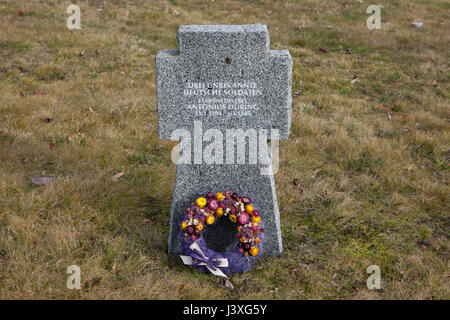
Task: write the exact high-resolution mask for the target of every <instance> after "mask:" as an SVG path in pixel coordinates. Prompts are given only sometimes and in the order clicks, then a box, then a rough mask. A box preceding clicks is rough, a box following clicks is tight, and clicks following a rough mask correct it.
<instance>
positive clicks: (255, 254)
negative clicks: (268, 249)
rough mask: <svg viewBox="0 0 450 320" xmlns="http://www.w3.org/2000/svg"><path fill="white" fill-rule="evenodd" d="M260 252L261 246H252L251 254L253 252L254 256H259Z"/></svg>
mask: <svg viewBox="0 0 450 320" xmlns="http://www.w3.org/2000/svg"><path fill="white" fill-rule="evenodd" d="M258 253H259V248H258V247H252V248H251V249H250V254H251V255H252V256H257V255H258Z"/></svg>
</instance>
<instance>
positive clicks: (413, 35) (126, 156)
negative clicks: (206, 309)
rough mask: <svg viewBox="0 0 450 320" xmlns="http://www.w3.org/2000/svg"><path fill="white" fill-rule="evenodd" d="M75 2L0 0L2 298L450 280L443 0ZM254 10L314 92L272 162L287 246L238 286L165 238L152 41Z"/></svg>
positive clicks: (347, 290) (389, 292) (171, 170)
mask: <svg viewBox="0 0 450 320" xmlns="http://www.w3.org/2000/svg"><path fill="white" fill-rule="evenodd" d="M73 3H76V4H79V5H80V7H81V14H82V29H81V30H80V31H70V30H68V29H67V28H66V26H65V21H66V19H67V17H68V15H67V14H66V12H65V10H66V8H67V6H68V5H69V4H70V2H60V1H40V2H39V3H38V2H25V1H11V0H6V1H1V2H0V17H1V19H0V29H1V30H2V32H1V33H0V150H1V151H0V298H2V299H24V298H32V299H41V298H50V299H55V298H66V299H74V298H82V299H93V298H100V299H110V298H111V299H119V298H132V299H183V298H192V299H205V298H212V299H230V298H248V299H262V298H264V299H267V298H269V299H272V298H273V299H323V298H332V299H347V298H348V299H448V298H450V288H449V283H450V281H449V280H450V279H449V276H450V273H449V260H448V258H449V229H448V228H449V214H448V212H449V207H448V203H449V199H448V198H449V197H448V196H449V186H448V167H449V160H450V144H449V132H450V131H449V127H450V125H449V115H450V109H449V103H448V98H449V88H448V80H449V79H448V74H449V73H448V61H449V51H448V47H449V35H448V27H449V26H448V21H449V14H448V12H449V9H450V7H449V5H448V3H447V2H446V1H395V2H392V1H381V2H380V3H381V4H382V5H383V6H384V7H383V10H382V30H374V31H369V30H368V29H367V28H366V22H365V21H366V18H367V16H368V15H367V14H366V13H365V10H366V8H367V6H368V5H369V4H368V3H367V2H366V1H364V2H363V3H359V2H358V1H356V0H355V1H353V0H340V1H331V0H328V1H312V0H310V1H269V0H267V1H219V0H216V1H214V2H212V1H200V0H192V1H141V0H136V1H111V2H108V3H106V2H105V3H104V4H103V5H100V3H102V2H100V1H98V2H96V1H89V2H83V1H74V2H73ZM99 7H101V8H102V10H98V8H99ZM19 10H23V11H24V15H22V16H19V15H18V11H19ZM177 13H178V14H177ZM301 20H304V21H305V26H304V27H303V28H301V29H300V28H298V26H299V25H300V26H301V24H302V23H301ZM413 20H420V21H423V22H424V23H425V25H424V27H423V28H421V29H416V28H414V27H412V26H411V25H410V23H411V22H412V21H413ZM248 23H265V24H267V25H268V28H269V31H270V35H271V41H272V44H271V47H272V48H283V49H289V50H290V52H291V55H292V56H293V60H294V77H293V91H299V90H301V94H300V95H298V96H296V97H294V100H293V123H292V130H291V136H290V138H289V140H287V141H283V142H281V150H280V156H281V159H280V170H279V171H278V174H277V175H276V184H277V193H278V198H279V204H280V211H281V224H282V233H283V240H284V249H285V251H284V254H283V255H282V256H281V257H280V258H271V257H268V258H265V259H262V260H261V261H260V262H259V263H258V264H257V265H256V266H255V267H254V268H253V269H252V271H251V272H249V273H246V274H243V275H236V276H233V278H232V282H233V283H234V285H235V287H236V290H235V291H229V290H227V289H226V288H225V286H224V284H223V280H221V279H219V278H216V277H211V276H207V275H200V274H197V273H196V272H195V271H193V270H191V269H189V268H186V267H184V266H182V264H181V262H180V260H179V258H178V257H174V256H168V255H167V254H166V248H167V237H168V228H169V227H168V226H169V210H170V204H171V196H172V188H173V183H174V179H175V167H174V165H173V164H172V163H171V160H170V151H171V149H172V147H173V146H174V144H175V143H173V142H169V141H161V140H159V139H158V135H157V114H156V96H155V69H154V56H155V54H156V52H157V51H158V50H160V49H166V48H175V47H176V40H175V32H176V30H177V29H178V26H179V25H181V24H248ZM299 29H300V30H299ZM319 47H320V48H326V49H327V51H328V53H316V51H317V50H318V48H319ZM355 76H357V77H358V78H359V79H360V82H356V83H353V84H351V83H350V81H351V80H352V79H353V78H354V77H355ZM37 90H39V91H37ZM40 92H41V93H45V94H38V93H40ZM389 114H390V116H391V120H389ZM119 172H124V175H123V176H122V177H120V178H119V179H118V181H113V180H112V177H113V176H114V175H115V174H117V173H119ZM38 176H51V177H54V178H55V180H54V181H53V182H52V183H50V184H48V185H46V186H35V185H33V183H32V182H31V178H32V177H38ZM294 179H297V181H298V184H294V183H293V181H294ZM149 196H151V198H149ZM72 264H76V265H78V266H80V268H81V277H82V289H81V290H68V289H67V288H66V279H67V277H68V275H67V274H66V273H65V272H66V268H67V267H68V266H69V265H72ZM372 264H376V265H379V266H380V267H381V275H382V286H383V289H382V290H381V291H369V290H368V289H367V288H366V285H365V283H366V279H367V277H368V275H367V274H366V273H365V271H366V268H367V267H368V266H369V265H372ZM114 265H116V267H114ZM182 285H184V287H183V286H182Z"/></svg>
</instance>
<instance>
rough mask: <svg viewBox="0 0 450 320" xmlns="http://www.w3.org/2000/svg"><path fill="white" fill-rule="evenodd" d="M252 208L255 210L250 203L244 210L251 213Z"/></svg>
mask: <svg viewBox="0 0 450 320" xmlns="http://www.w3.org/2000/svg"><path fill="white" fill-rule="evenodd" d="M253 210H255V208H254V207H253V206H252V205H251V204H248V205H246V206H245V211H247V212H248V213H250V214H251V213H252V212H253Z"/></svg>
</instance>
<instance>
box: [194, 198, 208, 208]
mask: <svg viewBox="0 0 450 320" xmlns="http://www.w3.org/2000/svg"><path fill="white" fill-rule="evenodd" d="M195 203H196V204H197V205H198V207H199V208H200V209H201V208H203V207H204V206H206V199H205V198H203V197H200V198H197V200H196V201H195Z"/></svg>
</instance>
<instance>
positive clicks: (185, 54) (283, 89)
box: [156, 24, 292, 254]
mask: <svg viewBox="0 0 450 320" xmlns="http://www.w3.org/2000/svg"><path fill="white" fill-rule="evenodd" d="M177 41H178V50H162V51H160V52H158V54H157V56H156V89H157V104H158V117H159V121H158V125H159V137H160V139H171V140H180V144H179V146H180V154H179V158H178V163H177V168H176V182H175V187H174V191H173V200H172V207H171V222H170V235H169V253H174V254H176V253H179V241H178V239H177V235H178V232H179V228H180V223H181V221H182V219H183V217H184V213H185V208H187V207H188V206H189V204H190V203H191V202H192V201H194V200H195V199H196V198H197V197H199V196H203V195H205V194H206V193H207V192H209V191H212V192H218V191H225V190H231V191H232V192H237V193H238V194H241V195H246V196H248V197H250V198H251V199H252V203H254V204H255V205H257V207H258V209H259V212H260V215H261V218H262V219H263V221H264V224H265V237H266V241H265V243H264V251H265V253H268V254H280V253H281V251H282V242H281V230H280V215H279V210H278V203H277V197H276V192H275V182H274V176H273V172H272V166H271V164H272V158H273V156H272V154H271V152H270V150H271V149H270V147H269V146H268V140H277V139H287V138H288V136H289V131H290V125H291V82H292V58H291V56H290V54H289V52H288V51H287V50H269V34H268V30H267V27H266V26H265V25H262V24H255V25H228V26H225V25H202V26H181V27H180V28H179V30H178V32H177ZM255 133H256V137H255V135H254V134H255ZM190 151H192V154H191V152H190ZM209 228H210V229H211V231H209V230H207V231H206V232H205V235H204V237H205V240H206V241H207V243H208V245H209V246H210V247H211V248H212V249H213V250H216V251H219V252H224V251H228V250H230V249H231V248H232V247H233V246H234V245H235V242H236V241H237V238H236V235H235V231H232V230H235V229H233V227H232V225H229V224H227V223H223V224H218V225H217V226H214V227H213V226H211V227H209Z"/></svg>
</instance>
